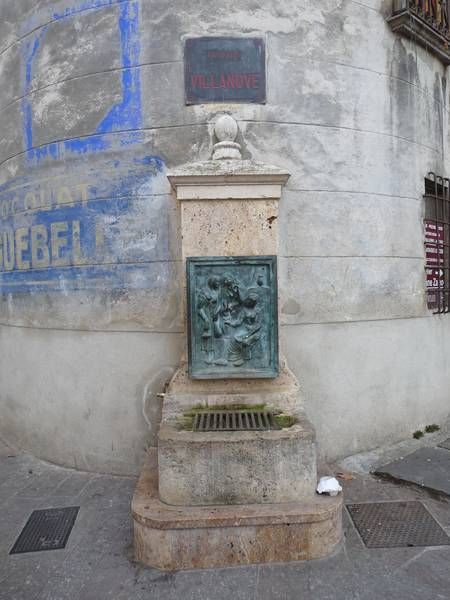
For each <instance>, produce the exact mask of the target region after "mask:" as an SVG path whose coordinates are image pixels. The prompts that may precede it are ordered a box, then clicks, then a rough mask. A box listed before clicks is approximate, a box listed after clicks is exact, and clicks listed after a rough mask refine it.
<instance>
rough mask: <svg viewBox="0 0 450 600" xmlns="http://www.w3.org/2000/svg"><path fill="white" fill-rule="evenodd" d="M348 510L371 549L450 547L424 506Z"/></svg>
mask: <svg viewBox="0 0 450 600" xmlns="http://www.w3.org/2000/svg"><path fill="white" fill-rule="evenodd" d="M347 509H348V511H349V513H350V516H351V517H352V519H353V522H354V523H355V526H356V528H357V530H358V531H359V533H360V535H361V537H362V539H363V541H364V543H365V545H366V546H367V547H368V548H405V547H408V546H447V545H450V538H449V537H448V535H447V534H446V533H445V531H444V530H443V529H442V528H441V527H440V525H439V524H438V523H437V522H436V521H435V520H434V518H433V517H432V516H431V515H430V513H429V512H428V511H427V509H426V508H425V507H424V506H423V504H422V503H421V502H378V503H373V504H372V503H371V504H348V505H347Z"/></svg>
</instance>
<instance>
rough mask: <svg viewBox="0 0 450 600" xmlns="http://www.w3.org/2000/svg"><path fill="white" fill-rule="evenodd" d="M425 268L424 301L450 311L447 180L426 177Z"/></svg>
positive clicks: (449, 183) (436, 311) (441, 311)
mask: <svg viewBox="0 0 450 600" xmlns="http://www.w3.org/2000/svg"><path fill="white" fill-rule="evenodd" d="M424 200H425V222H424V225H425V261H426V262H425V271H426V280H427V304H428V308H429V309H430V310H432V311H433V313H434V314H445V313H448V312H450V180H449V179H448V178H447V177H441V176H439V175H436V174H435V173H429V174H428V176H427V177H426V178H425V195H424Z"/></svg>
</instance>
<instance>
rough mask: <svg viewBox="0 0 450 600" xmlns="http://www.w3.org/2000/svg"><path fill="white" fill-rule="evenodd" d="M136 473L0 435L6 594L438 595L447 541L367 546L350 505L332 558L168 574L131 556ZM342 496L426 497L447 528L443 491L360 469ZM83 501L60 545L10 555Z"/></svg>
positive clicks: (213, 599)
mask: <svg viewBox="0 0 450 600" xmlns="http://www.w3.org/2000/svg"><path fill="white" fill-rule="evenodd" d="M135 483H136V480H135V479H134V478H126V477H112V476H107V475H96V474H90V473H81V472H77V471H72V470H68V469H63V468H60V467H56V466H53V465H49V464H47V463H44V462H42V461H39V460H37V459H35V458H33V457H31V456H29V455H26V454H23V453H18V452H15V451H14V450H12V449H11V448H8V447H7V446H6V445H4V444H1V443H0V600H69V599H70V600H106V599H111V600H143V599H146V600H160V599H161V600H225V599H226V600H229V599H233V600H240V599H242V600H269V599H276V600H291V599H292V600H294V599H295V600H304V599H305V600H309V599H310V598H311V599H314V600H357V599H361V600H375V599H376V600H386V599H391V598H395V599H396V600H416V599H417V600H419V599H420V600H438V599H443V600H444V599H445V600H448V599H449V598H450V569H449V564H450V546H439V547H425V548H390V549H371V550H370V549H367V548H366V547H365V546H364V544H363V542H362V540H361V538H360V536H359V534H358V532H357V531H356V529H355V527H354V525H353V523H352V521H351V520H350V518H349V516H348V512H347V511H346V510H345V511H344V525H345V545H344V546H343V547H342V549H340V550H339V551H338V552H337V553H336V554H335V555H334V556H331V557H329V558H327V559H323V560H319V561H313V562H306V563H289V564H277V565H260V566H252V565H251V566H246V567H236V568H228V569H214V570H203V571H190V572H177V573H162V572H159V571H157V570H154V569H149V568H147V567H143V566H141V565H139V564H136V563H135V562H133V551H132V530H131V519H130V501H131V497H132V494H133V489H134V486H135ZM343 485H344V493H345V501H346V503H353V502H368V501H373V502H377V501H389V500H420V501H421V502H422V503H423V504H424V505H425V506H426V508H427V509H428V510H429V511H430V513H431V514H432V515H433V516H434V517H435V519H436V520H437V521H438V522H439V523H440V524H441V526H442V527H443V528H444V529H445V531H446V532H447V533H448V534H450V504H449V501H448V500H449V499H448V498H447V497H445V496H442V495H441V496H440V497H437V496H435V495H430V494H429V493H428V492H427V491H426V490H424V489H420V487H417V486H406V485H399V484H396V483H393V482H391V481H386V480H381V479H376V478H374V477H373V476H370V475H368V474H367V473H363V472H360V473H355V474H354V478H353V479H352V480H349V481H344V482H343ZM74 505H76V506H80V507H81V508H80V512H79V514H78V518H77V520H76V523H75V526H74V528H73V530H72V533H71V535H70V537H69V541H68V543H67V546H66V548H65V549H64V550H52V551H47V552H35V553H27V554H15V555H9V551H10V549H11V547H12V546H13V544H14V542H15V540H16V539H17V537H18V535H19V533H20V532H21V530H22V528H23V526H24V525H25V523H26V521H27V519H28V517H29V515H30V513H31V512H32V511H33V510H35V509H39V508H56V507H65V506H74Z"/></svg>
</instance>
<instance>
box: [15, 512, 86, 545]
mask: <svg viewBox="0 0 450 600" xmlns="http://www.w3.org/2000/svg"><path fill="white" fill-rule="evenodd" d="M79 509H80V507H79V506H71V507H68V508H46V509H44V510H34V511H33V512H32V513H31V516H30V518H29V519H28V521H27V524H26V525H25V527H24V528H23V529H22V533H21V534H20V535H19V537H18V538H17V541H16V543H15V544H14V546H13V547H12V550H11V552H10V554H22V553H24V552H39V551H41V550H59V549H61V548H65V547H66V544H67V540H68V539H69V535H70V532H71V531H72V527H73V526H74V524H75V519H76V518H77V514H78V511H79Z"/></svg>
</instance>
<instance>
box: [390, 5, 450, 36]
mask: <svg viewBox="0 0 450 600" xmlns="http://www.w3.org/2000/svg"><path fill="white" fill-rule="evenodd" d="M449 4H450V0H394V14H395V13H398V12H402V11H405V10H409V11H410V12H412V13H414V14H415V15H416V16H417V17H419V18H421V19H423V20H424V21H426V22H427V24H428V25H430V26H431V27H433V29H436V30H437V31H439V33H441V34H444V35H445V36H446V37H449V38H450V29H449V14H450V10H449V9H450V7H449Z"/></svg>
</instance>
